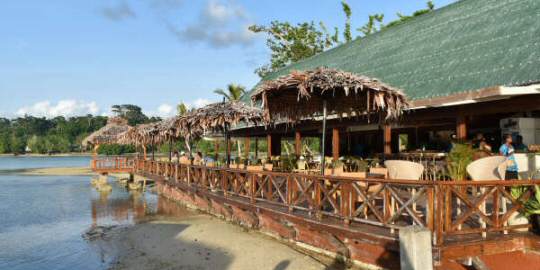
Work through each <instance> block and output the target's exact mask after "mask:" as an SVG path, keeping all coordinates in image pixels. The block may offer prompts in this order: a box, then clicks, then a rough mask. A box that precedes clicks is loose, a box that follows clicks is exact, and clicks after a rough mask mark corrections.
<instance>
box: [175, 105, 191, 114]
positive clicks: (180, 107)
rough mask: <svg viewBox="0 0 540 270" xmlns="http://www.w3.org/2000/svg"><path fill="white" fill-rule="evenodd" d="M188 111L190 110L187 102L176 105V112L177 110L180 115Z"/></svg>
mask: <svg viewBox="0 0 540 270" xmlns="http://www.w3.org/2000/svg"><path fill="white" fill-rule="evenodd" d="M187 111H188V107H187V106H186V104H185V103H184V102H180V103H178V105H177V106H176V112H177V114H178V116H182V115H184V114H186V113H187Z"/></svg>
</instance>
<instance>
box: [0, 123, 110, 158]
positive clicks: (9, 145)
mask: <svg viewBox="0 0 540 270" xmlns="http://www.w3.org/2000/svg"><path fill="white" fill-rule="evenodd" d="M106 122H107V118H106V117H102V116H92V115H87V116H79V117H72V118H68V119H66V118H64V117H56V118H53V119H45V118H38V117H33V116H25V117H19V118H16V119H13V120H8V119H0V153H24V152H25V151H26V150H27V147H28V148H29V149H30V150H31V151H32V152H33V153H40V154H46V153H56V152H73V151H79V150H80V144H81V141H82V140H83V138H85V137H86V136H87V135H88V134H90V133H92V132H94V131H96V130H98V129H99V128H101V127H103V126H104V125H105V124H106Z"/></svg>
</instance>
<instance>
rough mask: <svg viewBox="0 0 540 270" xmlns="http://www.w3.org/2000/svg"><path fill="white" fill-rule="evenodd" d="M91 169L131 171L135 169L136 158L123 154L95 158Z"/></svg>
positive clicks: (112, 171) (96, 170)
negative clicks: (122, 155) (123, 155)
mask: <svg viewBox="0 0 540 270" xmlns="http://www.w3.org/2000/svg"><path fill="white" fill-rule="evenodd" d="M91 169H92V170H93V171H95V172H107V173H109V172H110V173H114V172H131V171H133V170H134V169H135V159H134V158H128V157H121V156H112V157H100V158H94V159H92V161H91Z"/></svg>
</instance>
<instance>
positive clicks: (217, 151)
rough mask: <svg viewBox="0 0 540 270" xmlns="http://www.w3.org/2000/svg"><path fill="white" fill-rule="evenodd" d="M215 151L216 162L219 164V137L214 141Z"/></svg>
mask: <svg viewBox="0 0 540 270" xmlns="http://www.w3.org/2000/svg"><path fill="white" fill-rule="evenodd" d="M214 152H215V154H214V155H215V156H214V159H215V161H216V164H217V162H218V160H219V140H218V139H216V140H215V141H214Z"/></svg>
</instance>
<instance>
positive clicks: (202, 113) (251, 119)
mask: <svg viewBox="0 0 540 270" xmlns="http://www.w3.org/2000/svg"><path fill="white" fill-rule="evenodd" d="M261 120H262V110H261V109H259V108H255V107H252V106H248V105H246V104H245V103H243V102H240V101H229V102H219V103H213V104H209V105H206V106H204V107H202V108H199V109H196V110H194V111H191V112H190V113H188V114H187V115H186V116H185V120H182V121H180V122H181V125H182V126H183V127H189V128H190V130H192V132H193V131H195V132H202V133H207V132H223V131H226V130H227V129H229V128H230V127H233V126H236V125H238V124H239V123H253V124H258V123H259V122H261Z"/></svg>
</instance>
